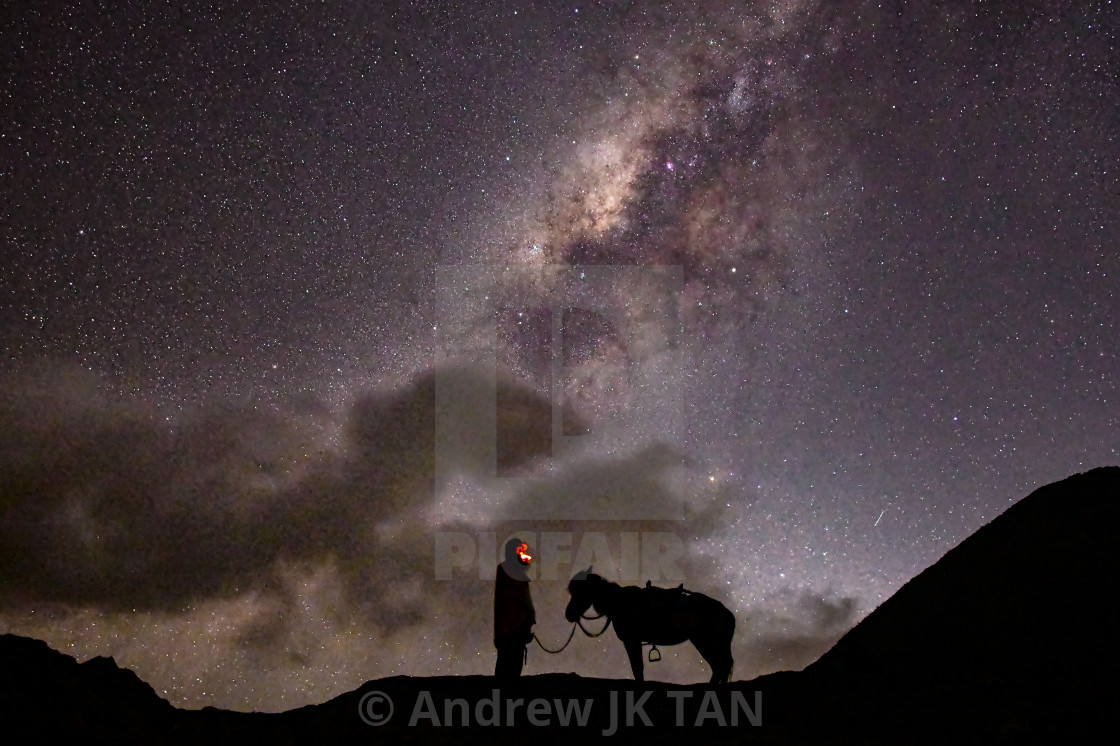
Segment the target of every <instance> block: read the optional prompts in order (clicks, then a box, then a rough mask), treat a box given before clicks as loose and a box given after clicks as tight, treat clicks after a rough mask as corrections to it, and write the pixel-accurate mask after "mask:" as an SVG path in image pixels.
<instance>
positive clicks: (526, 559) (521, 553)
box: [517, 544, 533, 565]
mask: <svg viewBox="0 0 1120 746" xmlns="http://www.w3.org/2000/svg"><path fill="white" fill-rule="evenodd" d="M517 558H518V559H519V560H521V564H523V565H527V564H529V563H530V562H532V561H533V555H531V554H529V545H528V544H520V545H518V547H517Z"/></svg>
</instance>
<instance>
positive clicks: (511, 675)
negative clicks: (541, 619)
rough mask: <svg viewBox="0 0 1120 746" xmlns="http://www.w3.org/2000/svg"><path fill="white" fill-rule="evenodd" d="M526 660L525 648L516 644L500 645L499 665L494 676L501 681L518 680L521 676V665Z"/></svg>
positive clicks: (505, 643) (504, 643) (495, 668)
mask: <svg viewBox="0 0 1120 746" xmlns="http://www.w3.org/2000/svg"><path fill="white" fill-rule="evenodd" d="M524 660H525V646H524V645H519V644H517V643H516V642H514V643H513V644H512V645H511V644H509V643H508V642H503V643H502V644H500V645H498V663H497V665H496V666H495V667H494V675H495V676H497V677H498V678H500V679H516V678H517V677H518V676H520V675H521V665H522V663H523V662H524Z"/></svg>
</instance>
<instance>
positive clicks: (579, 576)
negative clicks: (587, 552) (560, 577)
mask: <svg viewBox="0 0 1120 746" xmlns="http://www.w3.org/2000/svg"><path fill="white" fill-rule="evenodd" d="M600 581H602V578H600V577H599V576H598V575H595V574H594V573H592V572H591V566H590V565H588V567H587V569H586V570H580V571H579V572H577V573H576V574H575V575H574V576H572V579H571V580H570V581H568V593H570V594H571V595H572V600H571V601H569V602H568V607H567V608H566V609H564V618H565V619H567V620H568V621H569V622H574V621H577V620H578V619H579V618H580V617H581V616H582V615H583V613H584V612H586V611H587V610H588V609H590V608H591V604H593V603H595V588H596V587H597V586H598V585H599V582H600Z"/></svg>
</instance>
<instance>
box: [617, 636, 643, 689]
mask: <svg viewBox="0 0 1120 746" xmlns="http://www.w3.org/2000/svg"><path fill="white" fill-rule="evenodd" d="M622 644H623V645H625V646H626V655H627V656H628V657H629V658H630V668H631V669H632V670H633V671H634V681H645V675H644V672H643V670H642V669H643V668H644V666H645V662H644V661H643V660H642V641H641V640H631V641H626V642H623V643H622Z"/></svg>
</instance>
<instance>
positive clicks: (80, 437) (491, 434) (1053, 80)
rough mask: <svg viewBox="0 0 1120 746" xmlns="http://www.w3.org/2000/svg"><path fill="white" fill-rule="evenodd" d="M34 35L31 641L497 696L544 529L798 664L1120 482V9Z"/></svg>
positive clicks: (172, 20) (23, 416) (669, 674)
mask: <svg viewBox="0 0 1120 746" xmlns="http://www.w3.org/2000/svg"><path fill="white" fill-rule="evenodd" d="M2 17H3V22H2V23H0V103H2V108H0V112H2V113H0V246H2V253H0V377H2V378H3V386H2V387H0V425H2V426H0V473H2V474H3V481H2V482H0V510H2V512H0V630H2V631H9V632H15V633H18V634H24V635H31V636H36V637H40V638H42V639H45V640H47V641H48V642H50V643H51V644H52V645H53V646H54V647H56V648H58V649H60V650H64V651H65V652H68V653H70V654H72V655H75V656H76V657H78V658H79V659H80V660H82V659H86V658H89V657H92V656H94V655H113V656H115V657H116V659H117V661H118V662H119V663H121V664H122V665H126V666H129V667H131V668H133V669H134V670H135V671H137V673H138V674H139V675H140V676H141V677H142V678H143V679H144V680H146V681H148V682H150V683H151V684H152V685H153V686H154V688H155V689H156V691H157V692H159V693H161V695H163V696H165V697H166V698H167V699H169V700H170V701H171V702H172V703H174V704H176V705H177V706H180V707H202V706H206V705H214V706H219V707H226V708H232V709H239V710H253V709H256V710H269V711H276V710H283V709H288V708H291V707H295V706H300V705H304V704H308V703H314V702H322V701H325V700H327V699H329V698H330V697H332V696H336V695H338V694H341V693H343V692H346V691H349V690H351V689H353V688H355V687H357V686H358V685H360V684H361V683H362V682H364V681H366V680H368V679H372V678H377V677H381V676H387V675H393V674H410V675H425V676H427V675H442V674H481V673H489V672H491V671H492V669H493V662H494V650H493V647H492V643H491V635H492V610H491V594H492V587H493V567H494V565H495V564H496V563H497V561H498V559H499V554H498V548H499V547H500V544H501V542H502V540H504V538H505V537H507V536H509V535H511V534H513V533H518V534H519V535H521V536H523V537H525V538H528V539H529V540H530V542H531V544H532V545H533V546H534V547H535V548H536V549H537V557H538V569H537V571H538V573H539V574H538V576H537V578H536V580H535V582H534V586H533V593H534V599H535V602H536V605H537V616H538V624H537V628H536V629H537V632H538V634H540V635H541V637H542V639H543V640H544V641H545V643H546V644H550V645H555V644H558V643H559V642H561V641H562V640H563V639H564V638H566V637H567V633H568V631H569V629H570V627H569V625H568V624H567V623H565V622H564V621H563V618H562V609H563V606H564V604H565V603H566V601H567V594H566V591H565V584H566V581H567V578H568V577H569V576H570V575H571V574H572V573H574V572H575V571H576V570H579V569H583V566H584V563H585V562H586V563H587V564H590V563H591V562H592V561H594V564H595V569H596V570H597V571H598V572H601V573H602V574H604V575H605V576H607V577H609V578H612V579H616V580H620V581H622V582H629V583H635V584H639V583H641V582H644V581H645V580H647V579H652V580H653V581H654V582H655V583H657V584H663V585H676V584H677V583H678V582H684V583H685V585H686V587H688V588H690V589H693V590H696V591H701V592H705V593H708V594H709V595H712V596H713V597H716V598H718V599H720V600H721V601H723V602H724V603H725V604H726V605H727V606H728V607H729V608H731V609H732V610H733V611H734V612H735V613H736V616H737V618H738V631H737V634H736V639H735V645H734V653H735V658H736V667H735V672H734V677H735V678H750V677H753V676H756V675H759V674H763V673H767V672H770V671H775V670H781V669H799V668H802V667H804V666H805V665H807V664H809V663H810V662H812V661H813V660H815V659H816V658H817V657H818V656H819V655H820V654H821V653H823V652H824V651H825V650H827V648H828V647H829V646H830V645H831V644H832V643H833V642H834V641H835V640H836V639H838V637H839V636H840V635H842V634H843V633H844V632H845V631H846V630H847V629H849V628H850V627H851V626H852V625H854V624H855V623H856V622H858V620H859V619H861V618H862V617H863V616H865V615H866V614H867V613H869V612H870V611H872V610H873V609H874V608H875V607H876V606H877V605H878V604H880V603H881V602H882V601H883V600H884V599H885V598H887V597H889V596H890V594H892V593H893V592H894V591H895V590H897V589H898V588H899V587H901V585H902V584H904V583H905V582H906V581H907V580H909V579H910V578H911V577H913V576H914V575H916V574H918V573H919V572H921V571H922V570H923V569H924V568H926V567H928V566H929V565H930V564H932V563H933V562H935V561H936V560H937V559H938V558H939V557H940V556H942V555H943V554H944V553H945V552H946V551H948V550H949V549H950V548H952V547H953V546H954V545H956V544H957V543H958V542H959V541H961V540H962V539H963V538H965V537H966V536H968V535H969V534H971V533H972V532H973V531H975V530H976V529H977V528H979V527H980V526H981V525H983V524H985V523H986V522H988V521H990V520H991V519H993V518H994V517H995V516H997V515H998V514H999V513H1000V512H1002V511H1003V510H1004V509H1006V508H1007V507H1008V506H1009V505H1010V504H1011V503H1013V502H1014V501H1015V500H1017V499H1019V498H1021V497H1023V496H1025V495H1026V494H1028V493H1029V492H1030V491H1032V490H1033V489H1035V488H1036V487H1039V486H1041V485H1043V484H1046V483H1049V482H1052V481H1056V480H1058V479H1061V478H1063V477H1065V476H1068V475H1070V474H1072V473H1075V472H1079V471H1084V470H1087V469H1089V468H1093V467H1096V466H1103V465H1110V464H1116V463H1120V453H1118V451H1120V383H1118V381H1120V375H1117V372H1118V371H1120V355H1118V353H1117V346H1116V344H1115V342H1114V340H1115V339H1117V338H1120V329H1118V326H1120V320H1118V319H1120V311H1118V304H1120V298H1118V297H1117V296H1118V293H1117V291H1116V287H1117V277H1120V253H1118V252H1117V250H1116V244H1115V237H1116V236H1117V235H1118V234H1120V179H1118V176H1120V149H1118V147H1117V132H1120V108H1117V107H1116V105H1115V102H1116V101H1117V100H1118V97H1120V89H1118V79H1120V57H1118V47H1120V44H1118V42H1120V39H1118V36H1117V30H1118V26H1120V20H1118V19H1120V8H1118V7H1117V6H1116V4H1115V3H1114V2H1112V1H1111V0H1100V1H1094V2H1080V3H1069V4H1066V3H1053V2H1040V1H1037V2H1036V1H1033V0H1027V1H1019V2H1010V1H1006V2H1004V1H993V2H967V1H965V0H951V1H949V2H944V3H936V4H932V3H931V4H925V3H901V2H870V1H866V0H851V1H845V2H829V3H826V2H814V1H813V0H778V1H776V2H742V1H739V0H730V1H724V0H721V1H720V2H715V1H714V0H712V1H704V2H680V3H677V2H658V3H653V2H642V1H640V0H598V1H597V2H586V3H583V2H567V3H562V2H552V1H548V2H545V1H543V0H536V1H525V2H521V1H519V2H486V0H473V1H472V2H462V3H460V2H419V1H413V2H376V3H294V4H290V5H287V6H285V7H282V8H281V7H273V6H269V5H265V4H255V3H244V4H238V6H237V7H236V8H232V7H231V8H230V9H226V8H217V7H212V6H210V5H209V4H205V3H194V2H183V3H176V4H173V5H167V4H154V3H153V4H148V3H140V2H122V3H112V4H101V3H68V2H58V3H49V4H42V3H40V4H36V5H35V6H34V7H31V6H29V5H27V4H16V5H14V6H10V7H6V8H5V9H4V10H3V11H2ZM557 537H559V538H557ZM636 542H637V543H636ZM649 547H652V548H653V549H652V552H653V554H648V555H647V554H644V553H643V552H646V551H647V549H648V548H649ZM647 558H649V559H650V562H647V561H646V560H647ZM654 560H656V561H654ZM651 563H652V564H651ZM663 654H664V659H663V661H662V662H660V663H658V664H656V667H654V668H652V669H650V670H648V671H647V675H648V676H650V677H652V678H658V679H662V680H671V681H680V682H692V681H702V680H706V679H707V677H708V670H707V668H706V665H705V664H704V663H703V662H702V661H701V659H700V657H699V655H698V654H696V652H695V651H694V650H693V649H692V648H691V647H689V646H678V647H675V648H672V649H665V650H663ZM546 671H577V672H579V673H581V674H583V675H588V676H605V677H628V676H629V669H628V668H627V666H626V663H625V656H624V654H623V650H622V646H621V644H620V643H618V641H617V640H615V639H614V637H613V635H608V636H607V637H604V638H603V639H601V640H588V639H583V638H579V639H576V640H575V641H574V642H573V643H572V647H571V648H569V649H568V650H567V651H565V652H564V653H563V654H561V655H559V656H546V655H545V654H544V653H542V652H541V651H540V650H539V649H536V648H532V649H531V650H530V654H529V661H528V665H527V668H526V673H528V674H532V673H541V672H546Z"/></svg>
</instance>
